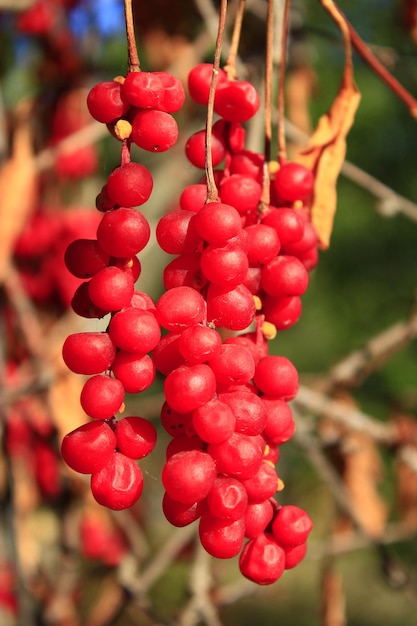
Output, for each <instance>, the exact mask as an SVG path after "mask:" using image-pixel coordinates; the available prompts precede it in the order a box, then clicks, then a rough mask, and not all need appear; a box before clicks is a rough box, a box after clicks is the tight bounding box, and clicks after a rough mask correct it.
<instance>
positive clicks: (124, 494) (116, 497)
mask: <svg viewBox="0 0 417 626" xmlns="http://www.w3.org/2000/svg"><path fill="white" fill-rule="evenodd" d="M142 491H143V476H142V472H141V469H140V467H139V466H138V465H137V463H136V462H135V461H134V460H133V459H130V458H129V457H127V456H125V455H124V454H122V453H121V452H114V453H113V455H112V456H111V458H110V460H109V461H108V462H107V464H106V465H105V466H104V467H102V468H101V469H100V470H99V471H98V472H94V473H93V474H92V476H91V493H92V494H93V496H94V498H95V500H97V502H98V503H99V504H101V505H103V506H106V507H107V508H109V509H113V510H115V511H120V510H121V509H127V508H130V507H131V506H133V504H135V502H136V501H137V500H138V499H139V498H140V496H141V494H142Z"/></svg>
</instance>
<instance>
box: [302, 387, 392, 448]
mask: <svg viewBox="0 0 417 626" xmlns="http://www.w3.org/2000/svg"><path fill="white" fill-rule="evenodd" d="M292 403H293V405H294V406H295V407H296V408H299V409H303V410H307V411H310V412H311V413H313V414H315V415H318V416H321V417H330V418H331V419H332V420H334V421H336V422H337V423H338V424H341V425H343V426H346V428H348V429H350V430H356V431H358V432H361V433H365V434H367V435H369V436H370V437H372V438H373V439H374V440H375V441H376V442H378V443H380V444H383V445H387V446H392V445H394V444H395V443H396V442H397V441H398V432H397V428H396V426H395V425H393V424H384V423H381V422H378V421H377V420H375V419H373V418H372V417H370V416H369V415H367V414H366V413H364V412H362V411H360V410H359V409H356V408H353V407H351V406H349V405H347V404H345V403H344V402H338V401H337V400H332V399H331V398H329V397H327V396H326V395H325V394H323V393H320V392H319V391H315V390H314V389H310V388H308V387H306V386H305V385H300V388H299V390H298V393H297V396H296V397H295V398H294V400H293V401H292Z"/></svg>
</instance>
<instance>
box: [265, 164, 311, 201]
mask: <svg viewBox="0 0 417 626" xmlns="http://www.w3.org/2000/svg"><path fill="white" fill-rule="evenodd" d="M273 185H274V187H275V190H276V192H277V194H278V197H279V199H281V200H283V201H284V202H295V201H296V200H306V199H307V198H308V196H310V195H311V193H312V191H313V187H314V176H313V173H312V172H311V170H309V169H307V168H306V167H305V166H304V165H301V163H295V162H290V163H285V164H284V165H282V166H281V167H280V168H279V170H278V171H277V173H276V174H275V179H274V182H273Z"/></svg>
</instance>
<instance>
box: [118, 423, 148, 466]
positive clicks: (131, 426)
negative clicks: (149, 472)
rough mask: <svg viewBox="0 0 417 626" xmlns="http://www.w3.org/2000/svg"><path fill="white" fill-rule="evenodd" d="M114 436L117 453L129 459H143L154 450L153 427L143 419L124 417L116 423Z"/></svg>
mask: <svg viewBox="0 0 417 626" xmlns="http://www.w3.org/2000/svg"><path fill="white" fill-rule="evenodd" d="M114 434H115V435H116V445H117V449H118V450H119V452H122V453H123V454H125V455H126V456H128V457H130V458H131V459H136V460H137V459H143V458H144V457H145V456H148V454H150V453H151V452H152V450H153V449H154V448H155V445H156V439H157V432H156V428H155V426H154V425H153V424H152V423H151V422H150V421H149V420H146V419H144V418H143V417H134V416H129V417H124V418H122V419H119V420H118V421H117V422H116V426H115V430H114Z"/></svg>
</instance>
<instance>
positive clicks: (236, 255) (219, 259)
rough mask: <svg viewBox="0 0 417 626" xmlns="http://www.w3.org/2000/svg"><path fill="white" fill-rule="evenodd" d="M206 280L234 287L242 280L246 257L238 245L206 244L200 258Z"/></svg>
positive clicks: (246, 265)
mask: <svg viewBox="0 0 417 626" xmlns="http://www.w3.org/2000/svg"><path fill="white" fill-rule="evenodd" d="M200 263H201V270H202V272H203V274H204V276H205V277H206V278H207V280H208V281H209V282H211V283H213V284H215V285H220V286H222V287H235V286H237V285H239V284H241V283H242V282H243V280H244V279H245V276H246V273H247V271H248V267H249V263H248V257H247V255H246V253H245V252H244V250H242V248H241V247H240V246H239V245H235V244H231V243H229V244H226V245H225V246H221V247H220V246H213V245H209V246H207V247H206V248H205V249H204V251H203V253H202V255H201V259H200Z"/></svg>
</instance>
